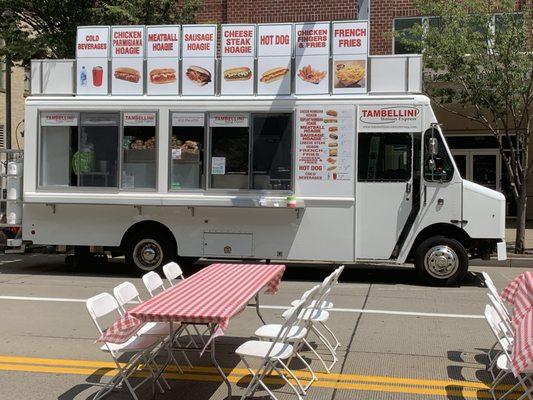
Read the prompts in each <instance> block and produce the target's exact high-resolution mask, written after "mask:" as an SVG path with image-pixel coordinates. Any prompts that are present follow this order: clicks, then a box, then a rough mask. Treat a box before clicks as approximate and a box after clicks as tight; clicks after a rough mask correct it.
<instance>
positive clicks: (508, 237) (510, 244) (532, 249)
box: [505, 219, 533, 257]
mask: <svg viewBox="0 0 533 400" xmlns="http://www.w3.org/2000/svg"><path fill="white" fill-rule="evenodd" d="M505 225H506V227H505V241H506V242H507V250H508V255H509V256H511V257H512V256H513V254H512V253H511V252H510V250H509V249H514V245H515V239H516V220H515V219H507V221H506V224H505ZM525 248H526V251H525V253H526V254H530V255H533V221H527V222H526V241H525ZM523 255H525V254H520V256H523Z"/></svg>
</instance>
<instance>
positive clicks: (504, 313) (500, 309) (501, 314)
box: [487, 293, 513, 334]
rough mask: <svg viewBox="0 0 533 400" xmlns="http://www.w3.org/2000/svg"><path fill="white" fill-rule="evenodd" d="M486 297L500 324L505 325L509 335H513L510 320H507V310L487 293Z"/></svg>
mask: <svg viewBox="0 0 533 400" xmlns="http://www.w3.org/2000/svg"><path fill="white" fill-rule="evenodd" d="M487 296H488V297H489V300H490V302H491V303H492V306H493V307H494V309H495V310H496V312H497V313H498V315H499V317H500V319H501V322H502V324H504V325H505V327H506V328H507V331H508V332H509V334H513V326H512V323H511V320H510V318H509V314H508V313H507V310H506V309H505V308H504V306H503V305H502V304H501V303H500V302H499V301H498V300H497V299H496V297H494V296H493V295H492V294H490V293H487Z"/></svg>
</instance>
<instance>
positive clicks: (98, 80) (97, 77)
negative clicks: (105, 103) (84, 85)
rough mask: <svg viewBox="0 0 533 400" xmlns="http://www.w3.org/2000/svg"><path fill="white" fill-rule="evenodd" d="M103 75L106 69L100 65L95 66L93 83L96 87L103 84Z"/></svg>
mask: <svg viewBox="0 0 533 400" xmlns="http://www.w3.org/2000/svg"><path fill="white" fill-rule="evenodd" d="M103 77H104V69H103V68H102V67H100V66H97V67H93V85H94V86H95V87H100V86H102V79H103Z"/></svg>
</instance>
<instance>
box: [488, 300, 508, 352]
mask: <svg viewBox="0 0 533 400" xmlns="http://www.w3.org/2000/svg"><path fill="white" fill-rule="evenodd" d="M485 319H486V320H487V322H488V324H489V326H490V329H491V330H492V333H493V334H494V336H496V339H497V340H498V343H499V344H500V346H501V348H502V350H503V352H504V353H505V355H506V356H507V358H508V359H509V360H510V357H511V355H510V354H509V352H508V351H507V350H506V349H507V346H505V344H504V343H503V339H504V338H506V339H507V340H508V341H510V340H512V339H511V338H510V337H509V336H507V335H506V333H505V330H504V329H503V321H502V320H501V318H500V316H499V314H498V312H497V311H496V309H495V308H494V307H493V306H491V305H490V304H487V305H486V306H485Z"/></svg>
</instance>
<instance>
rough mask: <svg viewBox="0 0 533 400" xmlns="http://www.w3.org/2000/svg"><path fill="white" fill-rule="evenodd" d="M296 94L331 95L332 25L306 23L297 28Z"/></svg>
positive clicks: (296, 26)
mask: <svg viewBox="0 0 533 400" xmlns="http://www.w3.org/2000/svg"><path fill="white" fill-rule="evenodd" d="M294 29H295V33H294V37H295V39H294V40H295V44H294V45H295V50H294V51H295V54H296V58H295V63H296V78H295V79H296V85H295V92H296V94H327V93H329V47H330V45H329V36H330V23H329V22H317V23H304V24H296V25H295V27H294Z"/></svg>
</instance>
